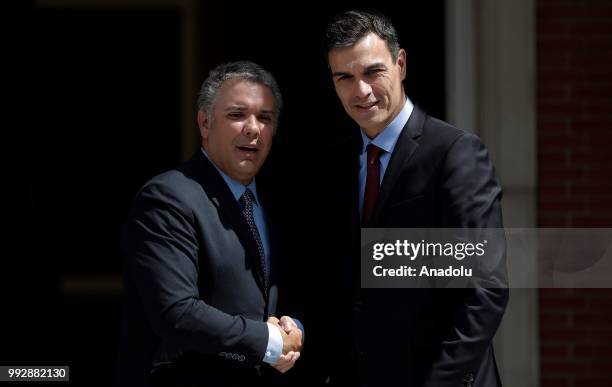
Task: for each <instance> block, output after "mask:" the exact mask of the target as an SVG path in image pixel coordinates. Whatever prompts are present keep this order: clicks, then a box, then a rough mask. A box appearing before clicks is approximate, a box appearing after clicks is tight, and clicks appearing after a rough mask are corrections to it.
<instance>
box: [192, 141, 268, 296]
mask: <svg viewBox="0 0 612 387" xmlns="http://www.w3.org/2000/svg"><path fill="white" fill-rule="evenodd" d="M187 165H188V166H189V167H190V170H191V173H192V174H193V176H194V177H195V178H196V180H197V181H198V183H200V185H201V186H202V188H203V189H204V191H205V192H206V194H207V195H208V197H209V198H210V200H211V201H212V202H213V203H214V205H215V206H216V207H217V209H218V210H219V213H221V214H223V215H224V216H225V217H226V218H227V219H228V220H229V222H230V223H231V224H232V226H233V230H234V231H235V232H236V234H237V235H238V238H239V239H240V241H241V242H242V243H243V245H244V247H245V250H246V252H247V256H248V257H249V259H250V261H251V265H252V267H254V268H255V270H254V271H255V273H256V275H255V276H256V279H257V282H258V284H259V286H260V288H261V290H262V291H263V292H264V294H265V295H266V296H267V290H266V288H265V285H264V278H263V268H262V267H261V263H260V258H259V250H258V249H257V243H256V242H255V239H254V238H253V236H252V235H251V230H250V228H249V225H248V224H247V222H246V220H245V219H244V216H243V215H242V209H241V208H240V205H239V204H238V202H237V201H236V199H235V198H234V195H233V194H232V191H231V190H230V189H229V187H228V186H227V184H226V183H225V180H223V177H222V176H221V175H220V174H219V172H218V171H217V169H216V168H215V167H214V166H213V165H212V163H211V161H210V160H208V158H206V156H204V154H203V153H202V152H201V151H198V152H197V153H196V155H195V156H194V157H193V158H192V159H191V160H190V161H189V162H188V163H187Z"/></svg>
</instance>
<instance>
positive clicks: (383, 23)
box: [323, 10, 400, 62]
mask: <svg viewBox="0 0 612 387" xmlns="http://www.w3.org/2000/svg"><path fill="white" fill-rule="evenodd" d="M371 32H373V33H375V34H376V35H378V36H379V37H380V38H381V39H382V40H384V41H385V43H386V44H387V48H388V49H389V52H390V53H391V58H392V59H393V62H396V61H397V57H398V56H399V50H400V46H399V38H398V36H397V31H396V30H395V27H393V24H392V23H391V20H389V18H388V17H386V16H385V15H383V14H381V13H378V12H370V11H361V10H352V11H347V12H343V13H341V14H338V15H336V16H334V17H333V18H332V19H331V21H330V22H329V23H328V24H327V28H326V29H325V35H324V37H323V50H324V53H323V54H324V55H325V59H326V60H327V55H328V54H329V51H331V50H332V49H334V48H341V47H350V46H352V45H354V44H355V43H357V42H358V41H359V40H361V39H362V38H363V37H364V36H366V35H368V34H369V33H371Z"/></svg>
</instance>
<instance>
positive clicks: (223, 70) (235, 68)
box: [198, 61, 283, 125]
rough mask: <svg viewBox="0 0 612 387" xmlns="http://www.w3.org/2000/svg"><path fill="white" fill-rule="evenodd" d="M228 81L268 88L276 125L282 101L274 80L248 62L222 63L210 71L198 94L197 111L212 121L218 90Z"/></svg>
mask: <svg viewBox="0 0 612 387" xmlns="http://www.w3.org/2000/svg"><path fill="white" fill-rule="evenodd" d="M229 79H242V80H247V81H250V82H255V83H259V84H262V85H264V86H267V87H269V88H270V90H272V95H273V96H274V99H275V104H274V112H275V115H276V120H275V121H276V124H277V125H278V118H279V116H280V112H281V109H282V107H283V99H282V96H281V92H280V89H279V87H278V84H277V83H276V79H274V76H272V74H270V72H268V71H267V70H265V69H264V68H263V67H261V66H260V65H258V64H257V63H253V62H250V61H238V62H229V63H223V64H220V65H219V66H217V67H215V68H214V69H213V70H211V72H210V73H209V74H208V77H207V78H206V79H205V80H204V82H203V83H202V87H201V88H200V93H199V94H198V110H200V111H203V112H205V113H206V115H207V116H208V117H210V118H211V119H212V118H213V114H212V112H213V108H214V106H215V104H216V103H217V98H218V96H219V89H220V88H221V85H222V84H223V82H225V81H227V80H229Z"/></svg>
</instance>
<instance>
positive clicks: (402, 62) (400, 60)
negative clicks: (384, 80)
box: [397, 48, 406, 81]
mask: <svg viewBox="0 0 612 387" xmlns="http://www.w3.org/2000/svg"><path fill="white" fill-rule="evenodd" d="M397 65H398V66H399V67H400V76H401V77H402V81H403V80H404V79H406V50H404V49H403V48H400V50H399V52H398V53H397Z"/></svg>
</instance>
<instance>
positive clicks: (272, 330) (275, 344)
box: [263, 322, 283, 364]
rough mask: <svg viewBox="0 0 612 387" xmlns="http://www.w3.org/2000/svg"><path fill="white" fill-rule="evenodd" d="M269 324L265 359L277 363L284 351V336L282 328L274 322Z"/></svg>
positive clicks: (270, 362)
mask: <svg viewBox="0 0 612 387" xmlns="http://www.w3.org/2000/svg"><path fill="white" fill-rule="evenodd" d="M266 324H268V347H267V348H266V353H264V358H263V361H264V362H266V363H269V364H276V362H277V361H278V358H279V357H280V355H282V353H283V337H282V336H281V333H280V330H279V329H278V327H277V326H276V325H274V324H271V323H269V322H266Z"/></svg>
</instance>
